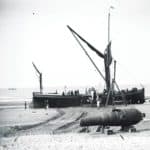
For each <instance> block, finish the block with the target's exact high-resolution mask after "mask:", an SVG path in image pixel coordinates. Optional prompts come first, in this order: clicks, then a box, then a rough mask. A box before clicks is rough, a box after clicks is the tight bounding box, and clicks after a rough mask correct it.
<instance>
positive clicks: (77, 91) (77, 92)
mask: <svg viewBox="0 0 150 150" xmlns="http://www.w3.org/2000/svg"><path fill="white" fill-rule="evenodd" d="M79 94H80V92H79V90H74V91H73V90H69V91H68V92H64V91H63V92H62V95H63V96H65V95H71V96H77V95H79Z"/></svg>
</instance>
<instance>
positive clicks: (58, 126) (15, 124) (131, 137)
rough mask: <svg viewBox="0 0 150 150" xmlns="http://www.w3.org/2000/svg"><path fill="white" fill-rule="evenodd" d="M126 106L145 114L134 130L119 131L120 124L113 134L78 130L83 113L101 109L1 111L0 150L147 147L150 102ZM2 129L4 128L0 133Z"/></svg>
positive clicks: (149, 134) (90, 128)
mask: <svg viewBox="0 0 150 150" xmlns="http://www.w3.org/2000/svg"><path fill="white" fill-rule="evenodd" d="M119 107H121V108H123V107H124V106H123V107H122V106H119ZM128 107H135V108H138V109H139V110H140V111H142V112H143V113H146V118H145V120H144V121H141V122H140V123H139V124H137V125H136V126H135V127H136V129H137V132H135V133H128V132H120V131H119V129H120V127H114V128H113V130H114V131H115V134H113V135H106V134H101V133H99V132H96V129H97V127H89V129H88V130H89V132H88V133H86V132H84V133H83V132H82V133H81V131H82V128H81V127H80V126H79V121H80V119H81V118H83V117H85V116H94V115H96V114H98V113H100V112H101V111H104V108H100V109H97V108H90V107H74V108H73V107H69V108H61V109H52V108H49V109H47V110H46V109H27V110H25V109H9V110H1V111H0V117H1V118H2V119H1V118H0V130H1V133H0V134H1V138H0V150H1V149H8V150H12V149H14V150H17V149H19V150H22V149H23V150H25V149H29V150H30V149H31V150H34V149H39V150H41V149H52V150H57V149H62V150H64V149H67V148H68V149H70V150H74V149H83V150H84V149H89V150H90V149H93V150H96V149H102V150H109V149H117V150H118V149H123V150H124V149H125V150H126V149H139V150H140V149H144V150H145V149H149V146H150V142H149V141H150V111H149V110H150V104H143V105H130V106H128ZM109 110H111V107H108V108H107V111H109ZM4 116H5V117H4ZM8 127H9V130H8ZM2 130H3V131H4V130H6V131H5V132H3V133H2Z"/></svg>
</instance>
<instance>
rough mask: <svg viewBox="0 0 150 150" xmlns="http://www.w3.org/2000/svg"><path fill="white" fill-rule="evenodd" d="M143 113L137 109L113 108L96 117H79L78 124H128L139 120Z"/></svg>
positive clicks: (143, 115)
mask: <svg viewBox="0 0 150 150" xmlns="http://www.w3.org/2000/svg"><path fill="white" fill-rule="evenodd" d="M143 117H145V114H143V113H141V112H140V111H139V110H137V109H133V108H132V109H114V110H112V111H110V112H102V113H100V114H99V115H98V116H96V117H88V118H84V119H81V121H80V126H96V125H102V126H130V125H134V124H136V123H138V122H140V121H141V120H142V119H143Z"/></svg>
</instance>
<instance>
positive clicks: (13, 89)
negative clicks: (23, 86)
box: [8, 88, 17, 91]
mask: <svg viewBox="0 0 150 150" xmlns="http://www.w3.org/2000/svg"><path fill="white" fill-rule="evenodd" d="M8 90H10V91H15V90H17V89H16V88H8Z"/></svg>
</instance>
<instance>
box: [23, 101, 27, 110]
mask: <svg viewBox="0 0 150 150" xmlns="http://www.w3.org/2000/svg"><path fill="white" fill-rule="evenodd" d="M24 108H25V109H27V102H26V101H25V102H24Z"/></svg>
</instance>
